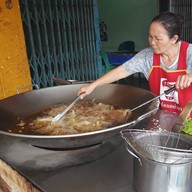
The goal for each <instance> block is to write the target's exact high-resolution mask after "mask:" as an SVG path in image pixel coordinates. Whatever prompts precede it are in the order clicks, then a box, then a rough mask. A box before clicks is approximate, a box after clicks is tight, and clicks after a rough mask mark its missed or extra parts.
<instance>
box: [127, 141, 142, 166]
mask: <svg viewBox="0 0 192 192" xmlns="http://www.w3.org/2000/svg"><path fill="white" fill-rule="evenodd" d="M125 144H126V150H127V151H128V152H129V153H130V154H131V155H132V156H133V157H135V158H137V159H138V161H139V163H140V165H141V166H142V162H141V159H140V158H139V157H138V156H137V155H136V154H135V153H134V152H133V151H132V150H131V149H130V147H129V144H128V143H127V142H126V143H125Z"/></svg>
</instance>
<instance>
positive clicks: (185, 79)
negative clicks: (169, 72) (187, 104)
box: [175, 74, 192, 89]
mask: <svg viewBox="0 0 192 192" xmlns="http://www.w3.org/2000/svg"><path fill="white" fill-rule="evenodd" d="M191 83H192V74H186V75H179V76H178V78H177V81H176V83H175V87H176V89H184V88H186V87H189V86H190V85H191Z"/></svg>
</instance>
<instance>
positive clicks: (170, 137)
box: [121, 129, 192, 164]
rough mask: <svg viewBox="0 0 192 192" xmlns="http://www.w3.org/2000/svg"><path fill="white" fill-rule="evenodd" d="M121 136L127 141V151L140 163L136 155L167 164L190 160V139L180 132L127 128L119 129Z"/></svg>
mask: <svg viewBox="0 0 192 192" xmlns="http://www.w3.org/2000/svg"><path fill="white" fill-rule="evenodd" d="M121 136H122V138H123V139H124V140H125V141H126V143H127V150H128V152H129V153H131V154H132V155H133V156H134V157H136V158H138V159H139V161H140V163H141V160H140V158H139V157H138V156H141V157H143V158H146V159H149V160H152V161H156V162H160V163H167V164H182V163H189V162H190V161H192V139H190V138H187V137H185V136H184V135H182V134H180V133H174V132H168V131H152V130H140V129H127V130H123V131H121ZM129 146H130V147H129ZM134 152H135V153H136V154H137V155H138V156H137V155H136V154H135V153H134Z"/></svg>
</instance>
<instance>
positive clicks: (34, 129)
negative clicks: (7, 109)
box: [10, 102, 130, 135]
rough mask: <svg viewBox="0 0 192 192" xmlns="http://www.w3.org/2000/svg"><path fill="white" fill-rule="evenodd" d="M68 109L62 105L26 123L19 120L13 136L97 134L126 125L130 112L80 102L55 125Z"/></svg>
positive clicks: (26, 119)
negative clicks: (56, 119)
mask: <svg viewBox="0 0 192 192" xmlns="http://www.w3.org/2000/svg"><path fill="white" fill-rule="evenodd" d="M66 107H67V105H64V104H61V105H57V106H54V107H52V108H49V109H46V110H43V111H40V112H39V113H36V114H33V115H31V116H28V117H26V118H23V119H18V121H17V122H16V126H15V127H14V128H13V129H11V130H10V132H12V133H18V134H30V135H68V134H78V133H85V132H91V131H97V130H101V129H106V128H110V127H114V126H118V125H121V124H124V123H125V121H126V119H127V117H128V116H129V115H130V110H128V109H120V108H116V107H114V106H112V105H108V104H103V103H98V104H97V103H95V102H79V103H77V104H76V105H75V106H73V107H72V109H71V110H69V111H68V112H67V113H66V114H65V115H64V117H63V118H62V119H60V120H59V121H57V122H52V118H53V117H55V116H56V115H57V114H58V113H61V112H62V111H63V110H64V109H65V108H66Z"/></svg>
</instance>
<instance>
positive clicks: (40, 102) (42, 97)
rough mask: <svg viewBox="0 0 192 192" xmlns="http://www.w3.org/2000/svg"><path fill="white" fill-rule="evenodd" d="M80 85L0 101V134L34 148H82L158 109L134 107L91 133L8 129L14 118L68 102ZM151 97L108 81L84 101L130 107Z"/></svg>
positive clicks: (143, 90) (117, 131) (143, 91)
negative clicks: (125, 119) (126, 117)
mask: <svg viewBox="0 0 192 192" xmlns="http://www.w3.org/2000/svg"><path fill="white" fill-rule="evenodd" d="M82 86H83V85H82V84H78V85H76V84H75V85H64V86H54V87H49V88H44V89H39V90H33V91H29V92H24V93H20V94H17V95H14V96H11V97H8V98H6V99H3V100H0V134H3V135H4V136H5V137H12V139H17V140H19V141H22V142H25V143H27V144H30V145H34V146H38V147H45V148H52V149H54V148H57V149H59V148H60V149H62V148H68V149H69V148H79V147H86V146H90V145H94V144H97V143H101V142H103V141H105V140H108V139H109V138H112V137H114V136H116V135H119V132H120V130H122V129H124V128H130V127H132V126H133V125H135V124H136V123H138V122H139V121H140V120H141V119H143V118H146V117H148V116H150V115H152V114H154V113H155V112H156V111H157V110H158V106H156V105H154V108H150V110H148V109H147V106H143V107H141V108H139V109H138V110H135V111H134V113H133V114H132V116H131V118H129V121H128V122H126V123H125V124H122V125H120V126H114V127H110V128H108V129H104V130H99V131H94V132H87V133H81V134H74V135H55V136H53V135H29V134H13V133H11V129H12V127H14V124H15V122H16V121H17V119H18V118H20V119H22V118H25V117H28V116H31V115H32V114H35V113H38V112H40V111H42V110H44V109H48V108H50V107H52V106H55V105H57V104H60V103H70V102H71V98H75V97H76V94H77V92H78V90H79V89H80V88H81V87H82ZM101 93H102V94H101ZM119 93H123V94H119ZM154 97H155V96H154V94H153V93H151V92H150V91H148V90H145V89H141V88H137V87H133V86H128V85H121V84H108V85H103V86H100V87H98V88H97V89H95V90H94V92H92V94H90V95H89V96H87V97H85V98H84V101H85V102H86V101H88V102H90V101H92V100H93V99H95V98H97V99H95V102H97V103H99V102H101V103H106V104H110V105H114V106H118V107H120V108H126V109H131V108H133V107H134V106H138V105H140V104H141V103H144V102H146V101H148V100H150V99H152V98H154ZM117 118H118V117H117Z"/></svg>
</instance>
